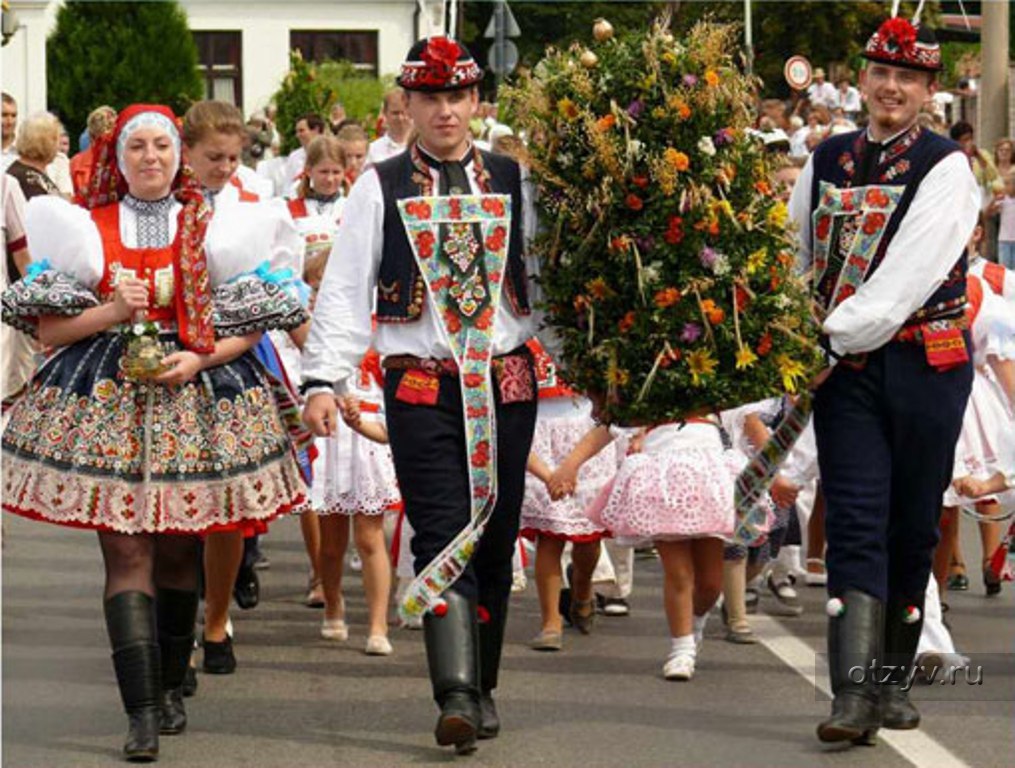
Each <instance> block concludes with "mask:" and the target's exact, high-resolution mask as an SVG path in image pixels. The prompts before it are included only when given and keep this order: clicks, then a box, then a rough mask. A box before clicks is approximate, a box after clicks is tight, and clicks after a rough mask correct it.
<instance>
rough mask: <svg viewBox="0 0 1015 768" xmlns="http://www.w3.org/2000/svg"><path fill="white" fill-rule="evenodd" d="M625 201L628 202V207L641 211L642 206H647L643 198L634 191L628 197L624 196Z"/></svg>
mask: <svg viewBox="0 0 1015 768" xmlns="http://www.w3.org/2000/svg"><path fill="white" fill-rule="evenodd" d="M624 203H626V204H627V207H628V208H630V209H631V210H632V211H640V210H641V209H642V208H644V207H645V203H644V202H643V201H642V199H641V198H640V197H638V196H637V195H636V194H634V193H633V192H631V193H630V194H629V195H628V196H627V197H625V198H624Z"/></svg>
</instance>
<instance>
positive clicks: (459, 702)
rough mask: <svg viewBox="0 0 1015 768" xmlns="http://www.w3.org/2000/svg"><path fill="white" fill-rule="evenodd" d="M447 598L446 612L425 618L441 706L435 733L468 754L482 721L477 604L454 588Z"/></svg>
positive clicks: (433, 680) (433, 681) (428, 650)
mask: <svg viewBox="0 0 1015 768" xmlns="http://www.w3.org/2000/svg"><path fill="white" fill-rule="evenodd" d="M444 600H445V601H446V605H447V611H446V612H444V613H443V615H436V614H434V613H432V612H431V613H427V614H426V615H425V616H424V617H423V630H424V638H425V640H426V658H427V661H428V662H429V666H430V682H431V684H432V685H433V696H434V700H435V701H436V702H437V705H438V706H439V707H440V708H441V714H440V717H439V718H438V720H437V727H436V729H435V730H434V736H435V737H436V738H437V743H438V744H440V745H441V746H448V745H454V747H455V751H456V752H457V753H458V754H467V753H469V752H472V751H473V750H474V749H475V748H476V735H477V730H478V729H479V724H480V711H479V656H478V652H477V651H478V644H479V643H478V638H477V634H478V632H477V627H476V603H475V601H473V600H469V599H467V598H465V597H463V596H462V595H460V594H458V593H457V592H454V591H451V590H448V591H447V592H445V593H444Z"/></svg>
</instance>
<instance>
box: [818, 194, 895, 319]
mask: <svg viewBox="0 0 1015 768" xmlns="http://www.w3.org/2000/svg"><path fill="white" fill-rule="evenodd" d="M904 191H905V187H903V186H876V185H871V186H866V187H853V188H848V189H839V188H838V187H835V186H834V185H832V184H830V183H828V182H821V187H820V190H819V200H818V207H817V208H816V209H815V210H814V214H813V226H814V286H815V294H816V296H817V298H818V300H819V301H821V302H823V304H824V309H825V311H826V312H831V311H832V310H833V309H834V308H835V307H837V306H838V305H839V304H841V303H842V302H843V301H845V300H846V299H848V298H849V297H850V296H852V295H853V294H854V293H856V290H857V288H859V287H860V285H861V284H862V283H863V282H864V280H865V279H866V277H867V273H868V272H869V271H870V267H871V264H872V263H873V261H874V258H875V257H876V256H877V253H878V250H879V248H880V245H881V240H882V238H883V237H884V235H885V230H886V229H887V227H888V221H889V220H890V219H891V217H892V214H893V213H894V212H895V209H896V208H897V207H898V205H899V200H900V199H901V197H902V193H903V192H904Z"/></svg>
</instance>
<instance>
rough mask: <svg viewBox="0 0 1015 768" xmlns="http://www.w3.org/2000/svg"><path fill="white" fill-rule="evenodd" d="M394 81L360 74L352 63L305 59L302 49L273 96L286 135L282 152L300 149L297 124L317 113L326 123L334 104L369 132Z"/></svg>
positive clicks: (292, 57) (277, 118)
mask: <svg viewBox="0 0 1015 768" xmlns="http://www.w3.org/2000/svg"><path fill="white" fill-rule="evenodd" d="M393 84H394V81H392V80H390V78H383V79H382V78H377V77H372V76H370V75H364V74H362V73H360V72H357V71H356V69H355V67H354V66H353V65H352V64H351V63H349V62H348V61H324V62H321V63H320V64H315V63H313V62H309V61H306V60H304V58H303V56H302V55H301V54H300V52H299V51H298V50H296V51H293V52H292V53H290V54H289V71H288V72H287V73H286V76H285V78H283V80H282V84H281V85H280V86H279V89H278V90H277V91H275V95H274V96H272V101H273V102H274V104H275V107H276V109H277V114H276V116H275V121H276V124H277V126H278V131H279V134H280V135H281V136H282V151H283V152H291V151H292V150H294V149H295V148H296V147H297V146H299V144H298V142H297V141H296V121H297V120H299V119H300V117H302V116H303V115H306V114H308V113H310V112H316V113H317V114H319V115H320V116H321V117H323V118H324V119H325V120H327V119H328V113H329V112H330V111H331V107H332V105H333V104H334V103H335V102H337V101H340V102H342V106H343V107H344V108H345V114H346V117H348V118H349V119H351V120H358V121H359V122H360V123H362V124H363V126H364V127H365V128H366V129H367V130H368V131H369V130H370V129H371V128H372V127H373V119H374V118H376V117H377V114H378V113H379V112H380V109H381V101H382V99H383V97H384V91H385V89H386V88H389V87H391V86H392V85H393Z"/></svg>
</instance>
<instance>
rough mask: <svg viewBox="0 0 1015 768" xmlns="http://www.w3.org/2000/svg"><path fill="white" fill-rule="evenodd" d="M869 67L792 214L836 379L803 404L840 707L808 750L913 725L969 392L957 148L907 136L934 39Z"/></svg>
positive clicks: (910, 28)
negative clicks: (855, 107) (814, 458)
mask: <svg viewBox="0 0 1015 768" xmlns="http://www.w3.org/2000/svg"><path fill="white" fill-rule="evenodd" d="M864 57H865V58H866V59H867V65H866V68H865V70H864V71H863V72H862V73H861V78H860V88H861V91H862V93H863V96H864V99H865V101H866V103H867V108H868V111H869V112H870V123H869V126H868V128H867V129H866V130H865V131H856V132H851V133H844V134H840V135H837V136H833V137H831V138H829V139H827V140H826V141H824V142H823V143H822V144H820V145H819V146H818V147H817V149H816V150H815V152H814V154H813V155H812V156H811V158H810V159H809V160H808V163H807V165H806V167H805V168H804V170H803V173H802V174H801V176H800V180H799V182H798V183H797V185H796V189H795V191H794V193H793V197H792V199H791V201H790V209H791V215H792V218H793V219H794V220H795V221H796V223H797V224H798V225H799V227H800V232H801V244H800V256H801V260H802V261H803V263H804V266H806V267H808V268H810V269H812V271H813V279H814V293H815V297H814V298H815V304H816V307H817V312H818V315H819V317H820V318H821V319H822V321H823V330H824V332H825V336H824V343H825V348H826V350H827V352H828V355H829V358H830V362H831V364H832V365H833V366H834V367H833V368H832V369H831V370H830V372H826V373H825V374H822V375H821V376H819V378H818V380H817V382H818V383H820V388H819V389H818V390H817V393H816V395H815V405H814V426H815V432H816V436H817V443H818V460H819V465H820V469H821V482H822V488H823V490H824V493H825V500H826V504H827V511H826V531H827V539H828V551H827V555H826V563H827V568H828V592H829V598H830V599H829V601H828V606H827V608H828V614H829V617H830V621H829V628H828V654H829V671H830V676H831V682H832V690H833V693H834V696H835V698H834V701H833V703H832V715H831V717H830V718H829V719H827V720H825V721H824V722H823V723H821V725H820V726H819V727H818V737H819V738H820V739H821V740H822V741H828V742H836V741H847V742H848V741H852V742H853V743H873V737H874V734H875V732H876V731H877V729H878V728H879V727H885V728H894V729H907V728H915V727H917V725H918V724H919V720H920V716H919V713H918V712H917V711H916V709H915V707H913V705H912V704H911V703H910V702H909V700H908V696H907V694H906V690H907V686H904V685H902V683H904V682H906V681H907V680H908V679H909V678H910V677H911V670H912V665H913V659H914V655H915V652H916V644H917V641H918V639H919V637H920V630H921V627H922V623H923V621H922V619H923V604H924V591H925V589H926V587H927V582H928V578H929V575H930V569H931V560H932V557H933V551H934V546H935V544H936V543H937V538H938V517H939V515H940V511H941V498H942V494H943V493H944V490H945V488H946V487H947V485H948V483H949V482H950V480H951V477H952V461H953V458H954V453H955V443H956V440H957V439H958V435H959V431H960V428H961V425H962V417H963V413H964V411H965V408H966V400H967V399H968V396H969V392H970V387H971V384H972V367H971V364H970V361H969V334H968V331H967V323H966V320H965V312H964V309H965V304H966V296H965V289H966V279H965V275H966V258H965V246H966V242H967V240H968V238H969V236H970V234H971V233H972V231H973V228H974V226H975V224H976V218H977V212H978V209H979V193H978V190H977V187H976V181H975V179H974V178H973V175H972V173H971V172H970V170H969V164H968V162H966V159H965V158H964V156H963V155H962V153H961V151H960V150H959V146H958V145H957V144H955V143H953V142H951V141H949V140H948V139H945V138H942V137H940V136H937V135H936V134H934V133H933V132H931V131H927V130H924V129H921V128H920V126H919V124H918V122H917V117H918V115H919V112H920V110H921V109H922V108H923V106H924V105H925V104H927V103H928V102H929V101H930V99H931V97H932V96H933V94H934V92H935V90H936V88H937V83H936V73H937V72H938V71H939V70H940V68H941V52H940V49H939V47H938V45H937V43H936V42H935V41H934V38H933V35H932V34H931V33H930V30H928V29H926V28H920V29H919V30H918V29H917V28H916V27H914V25H913V24H911V23H910V22H908V21H906V20H904V19H901V18H892V19H889V20H888V21H886V22H885V23H884V24H882V25H881V27H880V28H879V29H878V30H877V31H876V32H875V33H874V35H873V36H872V37H871V38H870V41H869V42H868V43H867V46H866V50H865V52H864ZM881 682H884V684H883V685H880V684H879V683H881Z"/></svg>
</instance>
